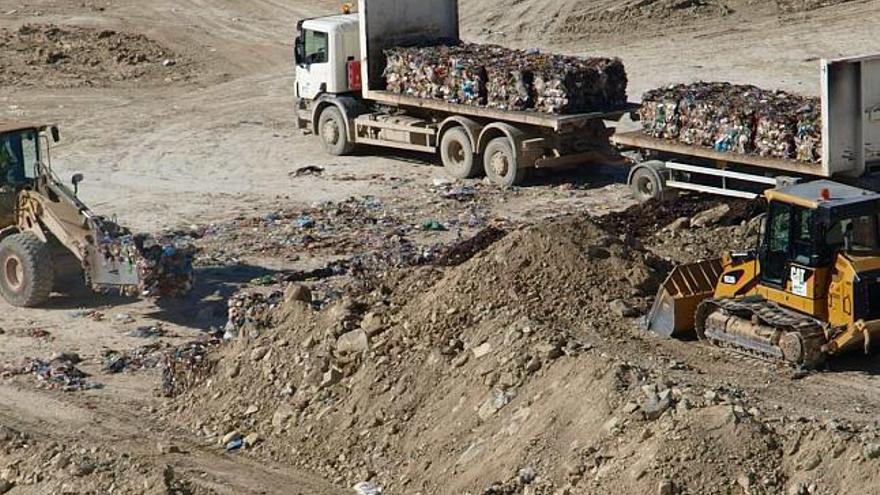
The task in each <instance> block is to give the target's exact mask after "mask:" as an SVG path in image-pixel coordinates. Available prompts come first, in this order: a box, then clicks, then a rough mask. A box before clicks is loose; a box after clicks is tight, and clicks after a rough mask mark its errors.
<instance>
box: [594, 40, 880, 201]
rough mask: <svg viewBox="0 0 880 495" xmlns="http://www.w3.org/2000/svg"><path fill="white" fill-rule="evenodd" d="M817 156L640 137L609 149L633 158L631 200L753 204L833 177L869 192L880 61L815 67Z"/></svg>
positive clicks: (877, 141) (626, 137)
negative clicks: (689, 194) (694, 198)
mask: <svg viewBox="0 0 880 495" xmlns="http://www.w3.org/2000/svg"><path fill="white" fill-rule="evenodd" d="M820 78H821V79H820V80H821V106H822V129H821V134H822V156H821V161H820V162H819V163H805V162H798V161H795V160H785V159H779V158H770V157H762V156H755V155H747V154H738V153H729V152H718V151H715V150H712V149H710V148H701V147H698V146H689V145H685V144H682V143H679V142H676V141H670V140H666V139H660V138H654V137H650V136H647V135H646V134H644V133H643V132H642V131H641V130H632V131H627V132H615V133H614V135H613V136H612V137H611V141H612V143H613V144H614V145H615V146H616V147H617V148H618V149H619V150H621V151H622V152H631V153H632V155H634V156H635V158H634V161H633V163H632V167H631V169H630V172H629V180H628V183H629V186H630V188H631V190H632V194H633V196H634V197H635V198H636V199H637V200H639V201H641V202H646V201H651V200H658V199H659V200H669V199H672V198H674V197H675V195H676V193H677V192H678V191H684V190H687V191H697V192H700V193H707V194H714V195H721V196H727V197H735V198H745V199H754V198H757V197H759V196H760V195H761V194H762V193H763V191H764V190H766V189H768V188H775V187H779V186H784V185H787V184H792V183H794V182H796V181H798V180H803V179H806V180H815V179H821V178H826V179H828V178H834V179H835V180H838V181H842V182H846V183H848V184H853V185H857V186H863V187H868V188H870V189H876V188H877V186H878V183H877V181H876V180H873V179H872V178H871V177H870V174H871V172H872V171H874V170H875V169H877V168H878V167H880V55H867V56H857V57H846V58H840V59H832V60H821V61H820Z"/></svg>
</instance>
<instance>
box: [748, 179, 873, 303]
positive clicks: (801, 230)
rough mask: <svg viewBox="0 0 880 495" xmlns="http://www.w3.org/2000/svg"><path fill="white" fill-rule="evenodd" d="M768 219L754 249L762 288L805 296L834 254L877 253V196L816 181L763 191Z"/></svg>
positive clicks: (831, 263) (854, 188) (832, 260)
mask: <svg viewBox="0 0 880 495" xmlns="http://www.w3.org/2000/svg"><path fill="white" fill-rule="evenodd" d="M765 195H766V197H767V199H768V201H769V207H768V214H767V219H766V224H765V229H764V236H763V239H762V242H761V246H760V248H759V250H758V261H759V263H760V267H761V269H760V279H761V283H762V284H763V285H767V286H770V287H776V288H779V289H783V290H785V289H787V290H788V291H790V292H791V293H793V294H794V295H797V296H802V297H806V296H807V293H808V292H810V291H809V287H808V285H807V284H809V282H810V280H811V277H812V275H813V273H814V272H815V271H816V270H817V269H822V268H830V267H831V266H832V265H833V264H834V260H835V257H836V256H837V255H838V254H841V253H843V254H847V255H852V256H874V255H877V254H878V253H880V215H878V213H880V194H877V193H873V192H870V191H866V190H863V189H859V188H856V187H851V186H847V185H843V184H838V183H835V182H831V181H816V182H810V183H806V184H798V185H795V186H791V187H788V188H784V189H778V190H771V191H767V193H766V194H765Z"/></svg>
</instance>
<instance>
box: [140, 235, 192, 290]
mask: <svg viewBox="0 0 880 495" xmlns="http://www.w3.org/2000/svg"><path fill="white" fill-rule="evenodd" d="M135 245H136V246H137V250H138V255H139V256H138V259H137V268H138V273H139V274H140V280H141V285H140V292H141V294H142V295H144V296H146V297H184V296H186V295H187V294H189V293H190V291H191V290H192V288H193V281H194V277H195V276H194V272H193V258H194V257H195V255H196V248H195V246H193V245H192V244H189V243H185V242H180V241H178V240H176V239H173V238H168V237H166V238H158V237H154V236H152V235H149V234H140V235H138V236H136V237H135Z"/></svg>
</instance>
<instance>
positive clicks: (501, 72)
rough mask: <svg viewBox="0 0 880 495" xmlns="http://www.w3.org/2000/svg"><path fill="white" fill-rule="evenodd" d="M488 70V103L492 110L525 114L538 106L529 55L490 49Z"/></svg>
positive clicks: (521, 52) (496, 48) (514, 51)
mask: <svg viewBox="0 0 880 495" xmlns="http://www.w3.org/2000/svg"><path fill="white" fill-rule="evenodd" d="M490 50H491V53H489V54H488V55H490V56H491V57H492V58H491V60H492V63H491V64H490V65H489V66H488V68H487V75H488V82H487V84H486V90H487V91H486V92H487V95H486V96H487V98H486V99H487V101H486V104H487V105H488V106H489V107H490V108H497V109H499V110H513V111H523V110H528V109H530V108H533V107H534V104H535V92H534V83H535V73H534V67H533V65H532V64H531V63H530V60H529V56H528V53H527V52H524V51H521V50H509V49H506V48H502V47H491V48H490Z"/></svg>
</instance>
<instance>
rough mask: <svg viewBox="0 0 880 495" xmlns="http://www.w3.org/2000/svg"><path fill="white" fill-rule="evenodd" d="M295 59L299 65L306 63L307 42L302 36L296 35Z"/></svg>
mask: <svg viewBox="0 0 880 495" xmlns="http://www.w3.org/2000/svg"><path fill="white" fill-rule="evenodd" d="M293 52H294V54H293V56H294V61H295V62H296V64H297V65H303V64H305V63H306V44H305V41H303V38H302V36H297V37H296V42H295V48H294V50H293Z"/></svg>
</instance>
